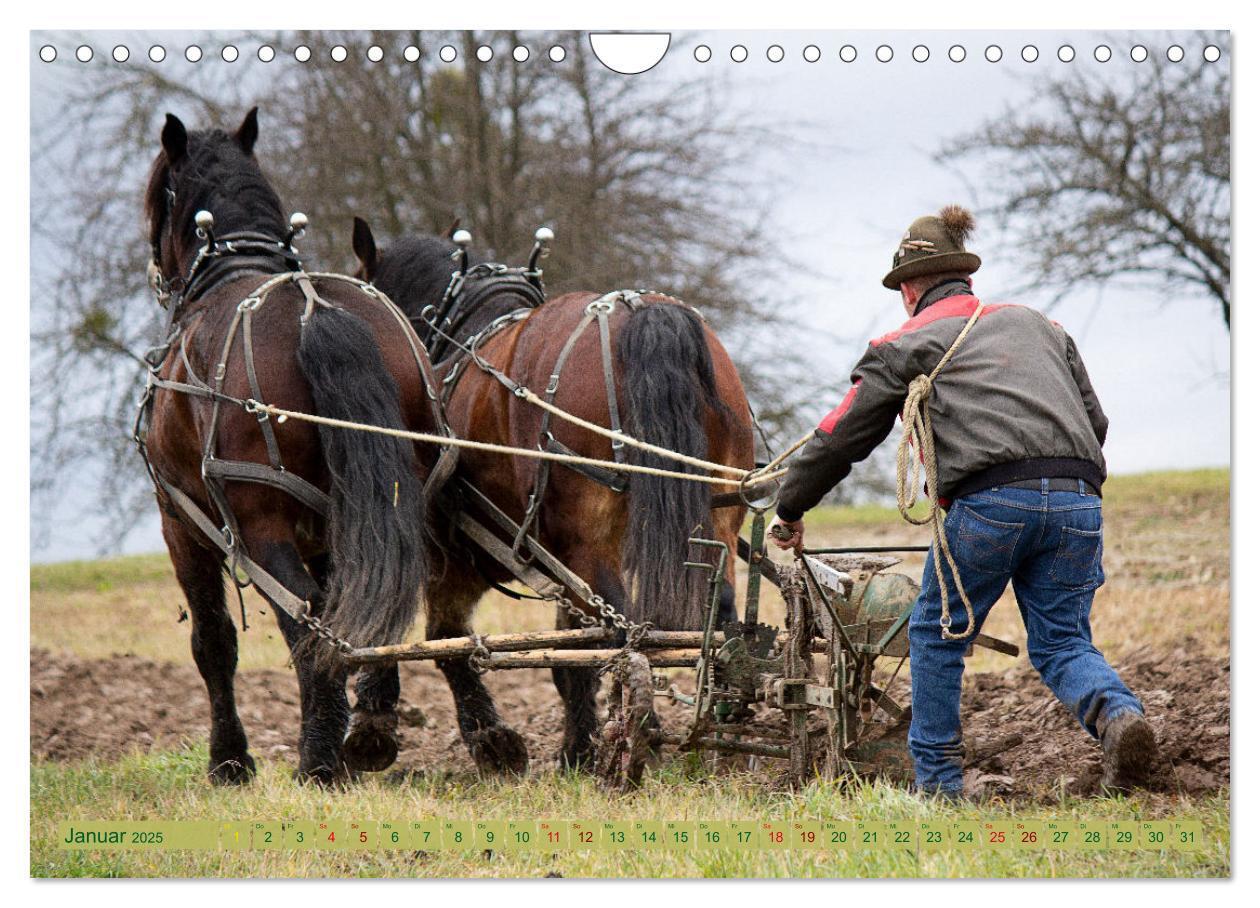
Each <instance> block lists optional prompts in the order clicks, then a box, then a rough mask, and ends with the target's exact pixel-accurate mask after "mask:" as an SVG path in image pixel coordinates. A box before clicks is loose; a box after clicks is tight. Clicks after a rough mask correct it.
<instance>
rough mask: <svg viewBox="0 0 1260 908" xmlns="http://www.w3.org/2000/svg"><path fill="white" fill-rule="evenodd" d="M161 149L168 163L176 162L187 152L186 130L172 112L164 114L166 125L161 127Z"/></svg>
mask: <svg viewBox="0 0 1260 908" xmlns="http://www.w3.org/2000/svg"><path fill="white" fill-rule="evenodd" d="M162 150H163V151H165V152H166V162H167V163H168V164H178V163H179V162H180V161H182V160H183V159H184V156H185V155H187V154H188V130H187V129H185V128H184V124H183V123H182V122H181V121H180V119H179V117H177V116H175V114H172V113H168V114H167V115H166V125H164V126H163V127H162Z"/></svg>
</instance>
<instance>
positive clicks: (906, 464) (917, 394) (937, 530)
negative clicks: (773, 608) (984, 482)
mask: <svg viewBox="0 0 1260 908" xmlns="http://www.w3.org/2000/svg"><path fill="white" fill-rule="evenodd" d="M983 310H984V305H983V304H977V305H976V309H975V311H974V312H972V313H971V318H969V319H967V324H965V325H963V328H962V330H961V331H959V332H958V336H957V337H956V338H954V342H953V343H952V344H951V345H950V347H949V349H948V350H946V351H945V354H944V355H943V356H942V357H941V360H940V362H938V363H937V364H936V368H935V369H933V370H932V372H931V374H930V375H919V376H916V377H915V379H914V380H913V381H912V382H910V388H909V391H908V392H907V393H906V401H905V403H904V404H903V405H902V408H901V425H902V429H901V441H900V443H899V444H898V445H897V510H899V511H900V512H901V516H902V517H903V518H904V519H905V520H906V522H907V523H912V524H915V525H916V526H923V525H925V524H929V523H930V524H931V525H932V565H933V567H935V568H936V581H937V584H938V585H939V586H940V588H941V639H942V640H964V639H966V638H967V637H970V636H971V634H972V633H973V632H974V631H975V629H976V614H975V611H974V609H972V607H971V599H970V598H968V596H967V591H966V590H965V589H964V588H963V584H962V578H961V577H960V576H959V574H958V565H957V563H956V562H955V561H954V555H953V553H952V552H951V551H950V550H949V542H948V540H946V538H945V525H944V518H942V517H941V498H940V495H939V494H938V493H937V472H936V437H935V436H934V435H933V434H932V412H931V408H930V407H929V400H928V399H929V398H930V397H931V395H932V383H933V382H934V381H936V377H937V376H938V375H940V374H941V370H943V369H944V368H945V366H946V365H948V364H949V361H950V359H952V358H953V356H954V353H955V352H957V350H958V348H959V347H960V346H962V342H963V340H964V339H966V337H967V334H968V333H969V332H970V331H971V329H972V327H973V326H974V325H975V323H976V321H977V320H978V319H979V318H980V313H981V312H982V311H983ZM912 448H913V449H917V450H918V452H919V455H920V456H919V457H918V458H914V457H912V455H911V449H912ZM920 469H922V471H923V477H924V483H925V486H926V490H927V498H928V501H929V502H930V503H931V511H930V512H929V513H928V515H927V516H926V517H923V518H917V517H913V516H912V515H911V514H910V510H911V508H913V507H914V506H915V504H916V503H917V502H918V497H919V475H920V472H919V471H920ZM907 473H909V477H907ZM907 478H908V480H909V481H907ZM942 558H943V559H944V560H945V563H946V564H948V565H949V572H950V574H951V575H952V576H953V578H954V586H955V588H956V589H957V590H958V597H959V598H960V599H962V604H963V609H964V610H965V611H966V613H967V627H966V629H965V630H963V632H962V633H960V634H955V633H954V632H953V631H952V630H951V629H950V628H951V627H952V625H953V619H952V618H951V617H950V614H949V590H948V588H946V586H945V571H944V570H943V569H942V567H941V559H942Z"/></svg>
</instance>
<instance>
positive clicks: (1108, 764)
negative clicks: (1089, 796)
mask: <svg viewBox="0 0 1260 908" xmlns="http://www.w3.org/2000/svg"><path fill="white" fill-rule="evenodd" d="M1098 731H1099V737H1100V738H1101V739H1102V748H1103V775H1102V781H1101V782H1100V783H1099V786H1100V787H1101V788H1102V790H1103V793H1104V794H1114V793H1116V792H1127V791H1132V790H1133V789H1134V788H1136V787H1138V786H1140V785H1145V784H1147V783H1148V782H1149V781H1150V778H1151V775H1152V774H1153V773H1154V770H1155V762H1156V760H1157V758H1158V757H1159V746H1158V745H1157V744H1156V743H1155V730H1154V729H1153V728H1151V724H1150V723H1149V722H1147V721H1146V719H1145V718H1143V717H1142V716H1141V715H1139V714H1138V713H1134V712H1123V713H1120V714H1119V715H1115V716H1112V717H1111V718H1110V719H1106V720H1104V721H1103V722H1101V723H1099V726H1098Z"/></svg>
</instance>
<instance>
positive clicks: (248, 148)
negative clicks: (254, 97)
mask: <svg viewBox="0 0 1260 908" xmlns="http://www.w3.org/2000/svg"><path fill="white" fill-rule="evenodd" d="M233 138H235V139H236V144H237V145H239V146H241V151H243V152H245V153H246V154H253V153H254V143H255V142H257V141H258V108H257V107H251V108H250V109H249V113H247V114H245V119H244V120H242V121H241V126H240V128H239V129H238V130H236V135H235V136H233Z"/></svg>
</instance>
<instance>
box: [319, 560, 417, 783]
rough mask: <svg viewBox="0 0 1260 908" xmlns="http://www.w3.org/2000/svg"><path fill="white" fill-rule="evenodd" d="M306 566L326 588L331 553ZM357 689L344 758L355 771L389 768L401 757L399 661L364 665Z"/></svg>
mask: <svg viewBox="0 0 1260 908" xmlns="http://www.w3.org/2000/svg"><path fill="white" fill-rule="evenodd" d="M306 569H307V570H308V571H309V572H310V574H311V577H313V578H314V579H315V582H316V583H317V584H319V587H320V589H326V588H327V586H328V577H329V576H330V574H331V573H332V561H331V559H330V558H329V557H328V555H326V554H325V555H316V556H314V557H311V558H307V559H306ZM354 691H355V704H354V712H353V713H352V714H351V716H350V732H349V733H348V734H347V735H346V739H345V741H343V742H342V745H341V760H342V762H343V763H344V764H345V766H346V768H347V769H349V770H352V771H358V772H380V771H381V770H383V769H388V768H389V766H390V765H391V764H392V763H393V762H394V760H395V759H397V757H398V716H397V715H396V714H395V712H394V709H395V707H397V705H398V697H399V692H400V690H399V683H398V665H397V663H395V664H392V665H381V666H372V667H369V668H364V669H362V670H361V671H360V672H359V673H358V676H357V677H356V679H355V688H354Z"/></svg>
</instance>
